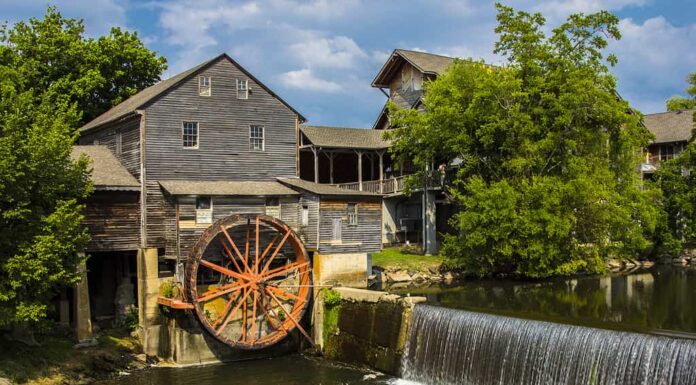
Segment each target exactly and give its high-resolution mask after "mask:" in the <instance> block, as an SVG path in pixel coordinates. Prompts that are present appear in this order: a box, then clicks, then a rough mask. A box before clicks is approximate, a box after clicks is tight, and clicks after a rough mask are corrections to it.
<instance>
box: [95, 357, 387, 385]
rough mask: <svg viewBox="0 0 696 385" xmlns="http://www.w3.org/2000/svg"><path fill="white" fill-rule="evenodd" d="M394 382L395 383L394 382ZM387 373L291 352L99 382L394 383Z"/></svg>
mask: <svg viewBox="0 0 696 385" xmlns="http://www.w3.org/2000/svg"><path fill="white" fill-rule="evenodd" d="M395 381H396V382H395ZM395 383H398V380H395V379H393V378H391V377H389V376H385V375H382V374H378V373H374V372H371V371H367V370H364V369H358V368H354V367H350V366H345V365H338V364H335V363H331V362H328V361H326V360H322V359H315V358H308V357H304V356H301V355H291V356H285V357H278V358H272V359H265V360H254V361H244V362H235V363H230V364H215V365H207V366H196V367H187V368H158V369H152V370H146V371H141V372H136V373H133V374H131V375H128V376H121V377H118V378H116V379H113V380H110V381H105V382H101V383H100V384H102V385H116V384H118V385H136V384H137V385H190V384H194V385H222V384H245V385H271V384H284V385H320V384H321V385H334V384H336V385H338V384H368V385H369V384H395Z"/></svg>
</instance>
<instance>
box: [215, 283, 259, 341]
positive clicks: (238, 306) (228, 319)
mask: <svg viewBox="0 0 696 385" xmlns="http://www.w3.org/2000/svg"><path fill="white" fill-rule="evenodd" d="M249 293H251V291H249V290H245V293H244V296H243V297H242V300H241V301H239V302H238V303H237V305H235V307H234V309H232V311H231V312H230V314H228V315H227V318H225V321H224V322H223V323H222V325H220V327H219V328H218V329H216V330H215V334H216V335H220V333H221V332H222V331H223V330H224V329H225V326H227V324H228V323H229V322H230V321H231V320H232V317H234V315H235V314H236V313H237V311H239V308H241V307H242V304H243V303H246V300H247V298H248V297H249Z"/></svg>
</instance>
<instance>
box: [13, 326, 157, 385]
mask: <svg viewBox="0 0 696 385" xmlns="http://www.w3.org/2000/svg"><path fill="white" fill-rule="evenodd" d="M36 340H37V341H39V343H40V344H41V346H28V345H26V344H24V343H22V342H16V341H7V340H3V341H2V342H1V343H0V346H2V348H1V349H0V377H5V378H8V379H10V380H11V381H13V382H14V383H18V384H41V385H52V384H79V383H88V382H91V381H93V380H95V379H103V378H108V377H109V376H111V375H113V374H114V373H115V372H118V371H120V370H125V369H134V368H138V367H144V366H145V364H144V363H142V362H139V361H137V360H136V359H135V354H136V353H139V352H140V351H141V348H140V345H139V343H138V342H137V340H136V339H135V338H133V337H131V336H130V335H129V334H128V333H127V332H126V331H110V333H109V335H105V336H102V337H100V338H99V339H98V344H97V345H96V346H92V347H85V348H81V349H76V348H74V347H73V346H74V344H75V342H74V341H73V340H71V339H69V338H67V337H64V336H59V335H46V336H37V337H36Z"/></svg>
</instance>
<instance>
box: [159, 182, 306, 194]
mask: <svg viewBox="0 0 696 385" xmlns="http://www.w3.org/2000/svg"><path fill="white" fill-rule="evenodd" d="M159 184H160V186H162V187H163V188H164V189H165V190H167V192H168V193H169V194H171V195H236V196H276V195H298V193H297V191H295V190H292V189H290V188H288V187H286V186H284V185H282V184H280V183H278V182H276V181H265V182H262V181H227V180H225V181H222V180H210V181H189V180H162V181H159Z"/></svg>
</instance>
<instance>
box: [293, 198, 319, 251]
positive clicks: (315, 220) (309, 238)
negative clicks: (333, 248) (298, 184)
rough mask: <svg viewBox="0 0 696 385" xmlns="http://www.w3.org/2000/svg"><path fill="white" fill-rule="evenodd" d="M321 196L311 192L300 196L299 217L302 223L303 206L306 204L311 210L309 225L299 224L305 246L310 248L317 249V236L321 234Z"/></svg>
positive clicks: (298, 221) (299, 232)
mask: <svg viewBox="0 0 696 385" xmlns="http://www.w3.org/2000/svg"><path fill="white" fill-rule="evenodd" d="M319 202H320V199H319V196H317V195H314V194H309V193H303V194H302V196H300V202H299V204H298V219H297V223H298V224H299V223H300V219H301V215H302V206H304V205H306V206H307V210H308V212H309V218H308V221H307V226H298V231H297V233H298V234H299V235H300V238H301V239H302V240H303V241H304V243H305V247H306V248H308V249H317V236H318V234H319Z"/></svg>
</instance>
